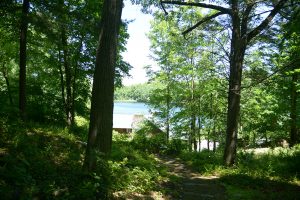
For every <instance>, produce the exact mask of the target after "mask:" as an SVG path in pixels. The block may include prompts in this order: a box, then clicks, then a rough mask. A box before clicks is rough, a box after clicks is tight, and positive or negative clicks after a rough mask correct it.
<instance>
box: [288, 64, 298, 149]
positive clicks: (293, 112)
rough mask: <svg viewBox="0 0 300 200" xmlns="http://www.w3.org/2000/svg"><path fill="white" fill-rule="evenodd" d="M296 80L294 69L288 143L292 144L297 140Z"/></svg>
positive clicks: (296, 75)
mask: <svg viewBox="0 0 300 200" xmlns="http://www.w3.org/2000/svg"><path fill="white" fill-rule="evenodd" d="M297 81H298V74H297V72H296V71H295V70H294V73H293V75H292V82H291V112H290V118H291V131H290V145H291V146H294V145H295V144H296V143H297V142H298V128H297V97H298V94H297V88H296V84H297Z"/></svg>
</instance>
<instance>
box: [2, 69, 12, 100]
mask: <svg viewBox="0 0 300 200" xmlns="http://www.w3.org/2000/svg"><path fill="white" fill-rule="evenodd" d="M2 74H3V77H4V79H5V83H6V89H7V94H8V98H9V103H10V105H11V106H12V105H13V99H12V95H11V91H10V86H9V79H8V75H7V71H6V70H5V65H4V64H3V70H2Z"/></svg>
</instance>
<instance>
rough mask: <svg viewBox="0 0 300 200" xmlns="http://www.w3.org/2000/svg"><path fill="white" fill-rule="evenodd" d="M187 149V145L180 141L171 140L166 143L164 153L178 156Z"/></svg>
mask: <svg viewBox="0 0 300 200" xmlns="http://www.w3.org/2000/svg"><path fill="white" fill-rule="evenodd" d="M186 149H187V144H186V143H184V142H183V141H182V140H181V139H171V140H170V141H169V142H168V143H167V148H166V149H165V151H164V153H166V154H169V155H180V154H181V153H182V152H183V151H184V150H186Z"/></svg>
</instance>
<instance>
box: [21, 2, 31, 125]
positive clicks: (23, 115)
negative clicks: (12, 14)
mask: <svg viewBox="0 0 300 200" xmlns="http://www.w3.org/2000/svg"><path fill="white" fill-rule="evenodd" d="M28 13H29V0H24V1H23V6H22V18H21V26H20V71H19V112H20V118H21V119H22V120H23V121H25V120H26V59H27V55H26V46H27V30H28V19H27V16H28Z"/></svg>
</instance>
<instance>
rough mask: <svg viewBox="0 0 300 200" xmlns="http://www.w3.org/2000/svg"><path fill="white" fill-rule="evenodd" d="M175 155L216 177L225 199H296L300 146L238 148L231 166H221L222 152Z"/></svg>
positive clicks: (298, 195) (299, 183) (299, 185)
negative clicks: (263, 149) (258, 149)
mask: <svg viewBox="0 0 300 200" xmlns="http://www.w3.org/2000/svg"><path fill="white" fill-rule="evenodd" d="M179 156H180V158H181V159H182V160H183V161H185V163H186V164H188V165H189V166H190V167H191V168H193V169H194V170H196V171H198V172H199V173H201V174H202V175H204V176H211V175H214V176H218V177H220V178H219V181H220V182H221V183H222V184H223V185H224V186H225V187H226V189H227V193H228V197H229V199H299V198H300V168H299V166H300V145H298V146H295V147H293V148H290V149H289V148H281V147H277V148H275V149H269V151H267V152H265V153H259V154H258V153H254V152H253V151H245V150H240V151H239V152H238V155H237V163H236V164H235V165H234V166H233V167H225V166H224V165H223V162H222V156H223V154H222V151H217V152H212V151H207V150H204V151H202V152H186V151H184V152H183V153H181V154H180V155H179Z"/></svg>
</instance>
